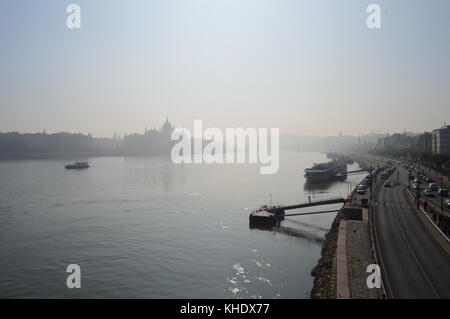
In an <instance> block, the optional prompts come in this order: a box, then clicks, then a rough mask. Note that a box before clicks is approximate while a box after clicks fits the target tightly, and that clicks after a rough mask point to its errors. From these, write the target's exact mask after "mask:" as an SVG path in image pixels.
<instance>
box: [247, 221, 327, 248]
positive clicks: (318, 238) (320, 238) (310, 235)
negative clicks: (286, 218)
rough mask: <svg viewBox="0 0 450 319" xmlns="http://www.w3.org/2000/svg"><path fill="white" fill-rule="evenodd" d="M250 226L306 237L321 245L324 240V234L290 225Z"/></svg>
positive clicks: (251, 227)
mask: <svg viewBox="0 0 450 319" xmlns="http://www.w3.org/2000/svg"><path fill="white" fill-rule="evenodd" d="M249 228H250V229H257V230H261V231H268V232H274V233H280V234H284V235H287V236H290V237H295V238H300V239H305V240H307V241H309V242H313V243H317V244H319V245H321V244H322V242H323V240H324V239H323V236H320V235H318V234H316V233H314V232H311V231H306V230H303V229H298V228H292V227H288V226H283V225H280V226H262V225H258V226H255V225H250V226H249Z"/></svg>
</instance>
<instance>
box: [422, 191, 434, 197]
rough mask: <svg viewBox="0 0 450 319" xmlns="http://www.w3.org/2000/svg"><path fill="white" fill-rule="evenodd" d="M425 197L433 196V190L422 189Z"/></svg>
mask: <svg viewBox="0 0 450 319" xmlns="http://www.w3.org/2000/svg"><path fill="white" fill-rule="evenodd" d="M423 193H424V194H425V196H426V197H434V192H433V191H432V190H430V189H426V190H424V191H423Z"/></svg>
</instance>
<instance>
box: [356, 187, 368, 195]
mask: <svg viewBox="0 0 450 319" xmlns="http://www.w3.org/2000/svg"><path fill="white" fill-rule="evenodd" d="M356 193H357V194H358V195H364V194H365V193H366V188H365V187H364V186H362V185H360V186H359V187H358V189H357V190H356Z"/></svg>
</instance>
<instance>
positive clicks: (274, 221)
mask: <svg viewBox="0 0 450 319" xmlns="http://www.w3.org/2000/svg"><path fill="white" fill-rule="evenodd" d="M283 219H284V210H282V209H279V208H278V207H276V206H267V205H263V206H261V207H260V208H258V209H256V210H254V211H253V212H252V213H251V214H250V216H249V222H250V228H259V227H261V226H262V227H269V228H271V227H272V226H277V225H279V224H280V221H282V220H283Z"/></svg>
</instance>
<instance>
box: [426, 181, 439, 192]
mask: <svg viewBox="0 0 450 319" xmlns="http://www.w3.org/2000/svg"><path fill="white" fill-rule="evenodd" d="M428 189H430V190H432V191H434V192H437V191H438V190H439V186H438V185H437V184H436V183H430V184H429V185H428Z"/></svg>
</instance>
